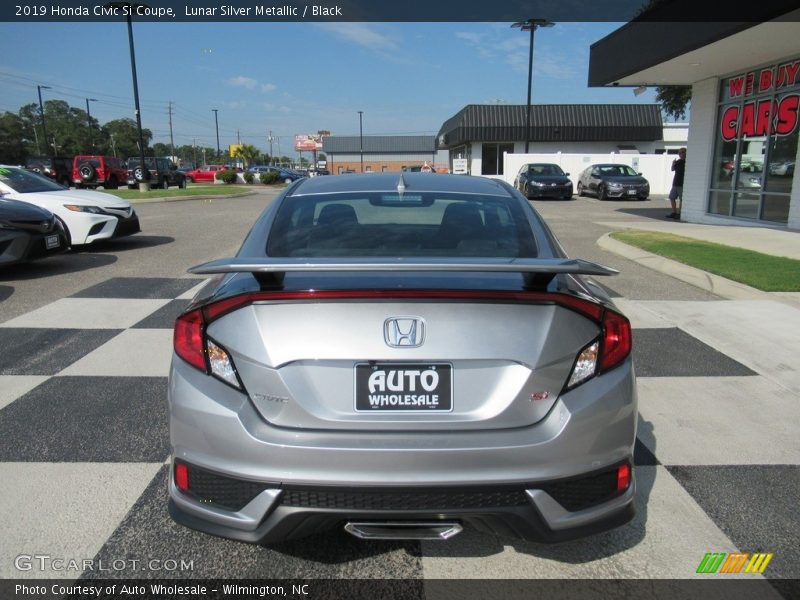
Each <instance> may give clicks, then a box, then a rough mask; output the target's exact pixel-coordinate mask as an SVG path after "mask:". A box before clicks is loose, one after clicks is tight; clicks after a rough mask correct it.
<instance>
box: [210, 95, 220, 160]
mask: <svg viewBox="0 0 800 600" xmlns="http://www.w3.org/2000/svg"><path fill="white" fill-rule="evenodd" d="M211 110H212V111H214V125H215V126H216V128H217V162H219V160H220V158H222V155H221V153H220V151H219V118H218V115H217V112H218V111H219V109H218V108H212V109H211Z"/></svg>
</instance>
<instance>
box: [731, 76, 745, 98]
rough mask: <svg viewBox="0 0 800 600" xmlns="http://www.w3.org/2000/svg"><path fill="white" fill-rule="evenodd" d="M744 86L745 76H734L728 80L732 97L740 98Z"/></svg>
mask: <svg viewBox="0 0 800 600" xmlns="http://www.w3.org/2000/svg"><path fill="white" fill-rule="evenodd" d="M743 87H744V77H733V78H731V80H730V81H729V82H728V93H729V94H730V96H731V98H738V97H739V96H741V95H742V88H743Z"/></svg>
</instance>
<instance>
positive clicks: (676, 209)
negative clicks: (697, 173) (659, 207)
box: [667, 148, 686, 219]
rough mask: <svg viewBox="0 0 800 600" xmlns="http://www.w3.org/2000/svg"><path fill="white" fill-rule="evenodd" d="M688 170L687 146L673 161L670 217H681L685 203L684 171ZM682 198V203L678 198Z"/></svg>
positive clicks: (679, 151) (668, 216)
mask: <svg viewBox="0 0 800 600" xmlns="http://www.w3.org/2000/svg"><path fill="white" fill-rule="evenodd" d="M685 170H686V148H681V149H680V150H678V158H676V159H675V160H673V161H672V171H673V172H674V173H675V175H674V176H673V177H672V189H670V191H669V203H670V204H671V205H672V212H671V213H670V214H668V215H667V218H669V219H680V218H681V206H680V205H681V204H683V172H684V171H685ZM679 198H680V204H679V203H678V199H679Z"/></svg>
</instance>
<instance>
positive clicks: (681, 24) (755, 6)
mask: <svg viewBox="0 0 800 600" xmlns="http://www.w3.org/2000/svg"><path fill="white" fill-rule="evenodd" d="M687 10H689V11H691V7H690V6H688V5H687V2H686V0H662V2H660V3H658V4H656V5H655V7H654V8H652V9H650V10H648V11H646V12H644V13H642V14H641V15H640V16H639V17H637V18H636V19H634V20H632V21H631V22H630V23H627V24H626V25H624V26H622V27H620V28H619V29H617V30H616V31H613V32H612V33H610V34H609V35H607V36H606V37H604V38H603V39H601V40H599V41H597V42H595V43H594V44H592V46H591V48H590V51H589V86H590V87H600V86H641V85H690V84H692V83H695V82H697V81H702V80H704V79H708V78H710V77H717V76H720V75H725V74H728V73H732V72H735V71H738V70H744V69H747V68H750V67H752V66H753V65H754V64H762V63H768V62H771V61H775V60H779V59H781V58H784V57H786V56H791V55H793V54H796V53H797V21H798V19H799V18H800V11H798V10H797V1H796V0H770V1H769V2H756V3H750V4H748V8H747V13H746V17H747V18H748V19H749V21H748V22H711V21H709V22H693V21H687V20H686V15H687V14H690V13H687V12H686V11H687ZM719 10H720V11H725V10H728V8H726V7H725V6H723V5H720V7H719ZM743 16H745V15H744V14H743Z"/></svg>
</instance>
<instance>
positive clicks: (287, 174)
mask: <svg viewBox="0 0 800 600" xmlns="http://www.w3.org/2000/svg"><path fill="white" fill-rule="evenodd" d="M249 170H250V171H252V172H253V173H277V174H278V180H279V181H283V182H284V183H292V182H293V181H297V180H298V179H302V178H303V177H308V173H301V172H299V171H295V170H294V169H289V168H288V167H273V166H263V165H259V166H254V167H250V169H249Z"/></svg>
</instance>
